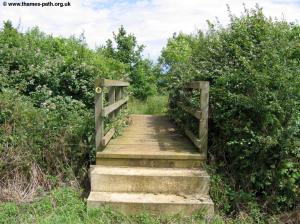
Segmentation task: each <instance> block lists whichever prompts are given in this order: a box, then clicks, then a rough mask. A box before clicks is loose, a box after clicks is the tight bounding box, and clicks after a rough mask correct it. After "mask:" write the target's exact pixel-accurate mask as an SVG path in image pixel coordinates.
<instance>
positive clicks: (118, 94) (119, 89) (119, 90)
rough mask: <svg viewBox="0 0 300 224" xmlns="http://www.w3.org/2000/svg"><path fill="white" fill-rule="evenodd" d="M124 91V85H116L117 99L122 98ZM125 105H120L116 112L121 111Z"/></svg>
mask: <svg viewBox="0 0 300 224" xmlns="http://www.w3.org/2000/svg"><path fill="white" fill-rule="evenodd" d="M122 93H123V87H115V96H116V101H119V100H121V99H122ZM122 107H123V106H121V107H119V108H118V109H117V110H116V114H118V113H119V111H120V110H121V108H122Z"/></svg>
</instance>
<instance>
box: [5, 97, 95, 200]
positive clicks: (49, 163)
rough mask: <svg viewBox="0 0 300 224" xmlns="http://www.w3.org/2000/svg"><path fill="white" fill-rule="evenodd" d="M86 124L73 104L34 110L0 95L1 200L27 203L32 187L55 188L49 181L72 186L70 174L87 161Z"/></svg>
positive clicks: (87, 116)
mask: <svg viewBox="0 0 300 224" xmlns="http://www.w3.org/2000/svg"><path fill="white" fill-rule="evenodd" d="M65 104H67V106H66V105H65ZM91 121H93V119H92V114H91V113H89V112H88V111H86V110H83V109H82V105H81V104H80V103H79V102H76V101H75V100H73V101H70V102H60V101H59V100H57V99H56V101H53V102H51V103H50V104H49V105H45V107H44V108H35V107H34V106H33V104H32V103H31V102H30V101H29V99H28V98H27V97H23V96H20V95H18V93H16V92H12V91H5V92H3V93H0V158H1V162H0V174H1V178H0V185H1V190H0V196H1V200H31V199H32V198H33V196H35V194H36V193H37V190H38V188H42V189H44V190H47V189H50V188H52V187H53V186H56V184H59V183H58V182H57V181H54V182H53V181H51V177H52V176H56V177H57V178H56V179H58V180H61V181H63V182H64V181H76V179H75V178H72V176H70V175H73V177H74V176H80V172H81V170H82V169H84V167H85V166H86V165H85V164H89V161H90V152H91V147H90V146H89V145H90V144H91V142H90V140H89V136H90V134H91V133H90V125H91ZM69 168H70V169H71V171H69ZM70 172H71V173H70ZM72 173H73V174H72ZM48 177H49V178H48ZM52 180H53V178H52ZM26 188H27V191H24V189H26ZM28 192H30V193H28Z"/></svg>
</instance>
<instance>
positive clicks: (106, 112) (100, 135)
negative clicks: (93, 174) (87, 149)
mask: <svg viewBox="0 0 300 224" xmlns="http://www.w3.org/2000/svg"><path fill="white" fill-rule="evenodd" d="M128 86H129V83H128V82H124V81H117V80H109V79H99V80H97V81H96V88H95V92H96V96H95V128H96V137H95V139H96V150H101V149H103V148H104V147H105V146H106V145H107V144H108V142H109V141H110V139H111V138H112V137H113V135H114V133H115V129H114V128H111V129H110V130H109V131H108V132H106V133H104V118H105V117H109V118H114V117H115V116H117V114H118V112H119V110H120V107H121V106H123V105H124V104H126V103H127V101H128V96H126V94H125V91H124V88H126V87H128ZM104 88H108V103H109V105H107V106H104V99H105V89H104Z"/></svg>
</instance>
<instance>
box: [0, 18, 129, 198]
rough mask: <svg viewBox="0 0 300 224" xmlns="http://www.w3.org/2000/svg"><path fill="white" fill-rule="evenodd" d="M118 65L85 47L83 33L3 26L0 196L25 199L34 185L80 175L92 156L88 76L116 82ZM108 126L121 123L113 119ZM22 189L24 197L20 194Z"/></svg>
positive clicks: (49, 184) (91, 80)
mask: <svg viewBox="0 0 300 224" xmlns="http://www.w3.org/2000/svg"><path fill="white" fill-rule="evenodd" d="M126 68H127V66H126V65H125V64H123V63H122V62H120V61H118V60H115V59H112V58H107V57H105V56H104V55H103V54H101V53H99V52H96V51H93V50H90V49H89V48H88V47H87V46H86V44H85V42H84V37H83V36H81V37H80V38H75V37H71V38H61V37H52V36H50V35H46V34H44V33H42V32H41V31H39V29H38V28H33V29H30V30H28V31H27V32H25V33H21V32H19V31H18V30H17V29H15V28H14V27H13V26H12V25H11V23H10V22H5V23H4V27H3V29H2V30H1V31H0V158H1V161H0V199H2V200H20V201H22V200H23V199H24V198H22V197H23V196H24V197H25V196H26V198H27V199H26V200H31V199H32V198H33V196H34V195H35V193H38V189H37V188H39V187H41V188H42V189H43V190H48V189H49V188H52V187H53V186H56V185H59V184H62V183H63V182H65V183H66V182H69V183H72V182H74V181H75V182H76V181H79V182H80V181H82V180H83V178H84V177H85V175H86V172H85V171H86V169H87V167H88V166H89V164H90V162H92V161H94V157H95V146H94V121H93V120H94V113H93V111H94V84H95V80H96V79H97V78H100V77H101V78H110V79H121V78H123V77H124V74H125V69H126ZM116 123H118V124H120V125H124V124H123V123H122V122H120V119H118V120H117V121H116ZM106 125H107V127H108V126H109V125H111V123H109V122H106ZM75 177H77V178H78V179H76V178H75ZM71 179H72V180H71ZM27 188H30V192H31V190H32V194H31V193H30V194H28V195H26V191H25V190H26V189H27ZM9 189H12V191H11V192H9V191H10V190H9ZM13 189H15V190H13ZM22 192H23V193H22ZM14 194H15V195H17V196H14ZM23 194H25V195H23Z"/></svg>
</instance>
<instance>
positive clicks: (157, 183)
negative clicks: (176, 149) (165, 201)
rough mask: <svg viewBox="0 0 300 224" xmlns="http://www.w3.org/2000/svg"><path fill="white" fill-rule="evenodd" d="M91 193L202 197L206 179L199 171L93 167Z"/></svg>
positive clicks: (207, 178) (205, 190)
mask: <svg viewBox="0 0 300 224" xmlns="http://www.w3.org/2000/svg"><path fill="white" fill-rule="evenodd" d="M90 177H91V191H94V192H97V191H100V192H136V193H138V192H146V193H168V194H203V195H207V194H208V190H209V175H208V174H207V173H206V172H205V171H203V170H199V169H178V168H177V169H175V168H149V167H108V166H93V167H91V170H90Z"/></svg>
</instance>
